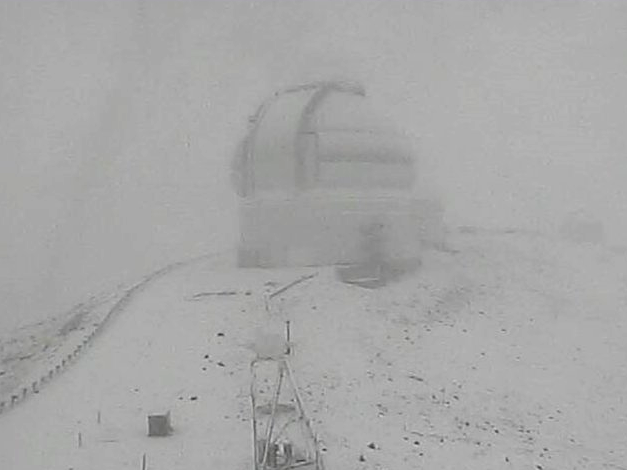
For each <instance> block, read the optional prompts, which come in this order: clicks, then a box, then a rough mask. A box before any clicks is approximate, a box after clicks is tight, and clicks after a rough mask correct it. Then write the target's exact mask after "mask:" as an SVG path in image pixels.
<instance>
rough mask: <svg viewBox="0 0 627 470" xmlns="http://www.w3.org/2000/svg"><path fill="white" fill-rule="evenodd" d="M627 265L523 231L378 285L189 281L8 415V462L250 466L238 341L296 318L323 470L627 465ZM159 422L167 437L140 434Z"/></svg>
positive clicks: (159, 282)
mask: <svg viewBox="0 0 627 470" xmlns="http://www.w3.org/2000/svg"><path fill="white" fill-rule="evenodd" d="M626 266H627V263H626V261H625V257H624V255H617V254H616V253H613V252H610V251H608V250H606V249H604V248H601V247H580V246H575V245H568V244H564V243H561V242H558V241H555V240H550V239H547V238H543V237H530V236H528V235H525V234H516V233H511V234H508V235H507V236H505V235H503V234H491V235H490V234H485V233H483V234H457V235H453V236H452V239H451V250H449V251H447V252H443V251H440V252H432V253H429V254H428V255H427V256H426V257H425V259H424V262H423V266H422V267H421V269H420V271H418V272H417V273H415V274H414V275H412V276H407V277H406V278H404V279H401V280H400V281H399V282H397V283H395V284H392V285H389V286H387V287H384V288H382V289H378V290H366V289H361V288H359V287H355V286H349V285H345V284H342V283H340V282H338V281H337V280H336V278H335V275H334V273H333V270H331V269H320V270H314V269H285V270H265V271H264V270H257V269H250V270H237V269H234V268H230V267H228V266H220V267H216V264H215V263H212V262H199V263H194V264H192V265H189V266H184V267H181V269H177V270H175V271H171V272H169V273H168V274H167V275H163V276H161V277H159V278H157V279H154V282H151V283H150V284H149V285H147V286H146V287H145V288H144V289H142V291H141V295H135V296H134V297H133V301H132V302H130V303H127V304H126V306H125V309H124V312H125V313H124V315H118V316H117V320H116V321H115V322H112V323H110V324H109V325H108V327H107V330H108V331H107V333H106V334H104V335H102V336H101V337H100V339H99V341H97V342H94V343H93V345H92V347H91V348H90V349H89V354H85V355H84V356H83V358H82V360H81V361H78V362H76V363H75V365H74V366H73V367H72V368H69V369H68V370H67V371H66V373H64V374H63V376H61V377H60V378H59V380H57V381H54V382H53V383H51V384H49V386H48V387H47V388H46V391H45V393H41V394H38V395H36V396H33V398H32V399H31V400H28V401H27V402H25V404H24V406H21V407H17V408H15V409H14V410H13V411H12V412H11V413H7V414H6V415H5V416H3V417H2V418H3V419H0V467H1V468H3V469H9V470H13V469H14V470H26V469H39V468H42V469H43V468H45V469H67V468H73V469H75V470H78V469H90V470H92V469H93V470H100V469H102V470H105V469H111V468H121V469H123V468H129V469H137V468H141V467H140V464H141V459H142V456H143V455H144V454H145V455H146V461H147V467H148V468H150V469H155V470H156V469H173V468H181V469H183V468H235V469H242V470H244V469H250V468H252V442H251V435H250V431H251V430H250V422H249V420H250V410H249V397H248V390H249V379H250V377H249V363H250V361H251V360H252V359H253V357H254V353H253V352H252V351H251V350H250V349H249V348H248V347H247V345H249V344H250V341H251V340H252V339H253V338H254V337H255V336H256V335H258V334H259V332H269V333H273V332H274V333H276V332H279V333H282V331H283V326H284V322H285V320H288V319H289V320H290V322H291V325H292V340H293V342H294V352H293V357H292V358H291V364H292V366H293V368H294V372H295V375H296V380H297V382H298V385H299V389H300V390H301V392H302V396H303V400H304V402H305V406H306V407H307V411H308V415H309V416H310V417H311V418H312V421H313V423H314V425H315V428H316V430H317V431H318V432H319V433H320V435H321V439H322V441H323V446H324V447H323V449H322V450H323V453H324V459H325V466H326V468H328V469H334V468H343V469H384V468H386V469H407V470H409V469H415V468H438V469H451V470H452V469H459V468H466V469H476V470H484V469H504V468H505V469H507V468H512V469H523V468H524V469H527V468H535V469H538V470H540V469H546V470H550V469H564V468H568V469H571V468H572V469H588V468H589V469H621V468H625V467H624V462H627V455H626V454H625V449H627V438H625V436H627V423H626V421H625V416H626V411H627V409H626V405H625V404H623V403H622V400H621V399H620V397H621V395H622V390H624V389H625V387H626V386H627V370H626V368H625V361H624V360H623V358H624V357H625V353H627V351H626V349H627V346H625V343H624V340H623V338H624V329H625V327H626V326H627V325H626V324H625V323H626V322H625V318H624V314H623V311H624V308H625V305H626V304H627V302H626V299H625V295H624V293H623V292H622V290H621V289H622V286H623V285H624V281H625V279H627V269H626ZM314 273H317V276H315V277H314V278H312V279H311V280H309V281H308V282H305V283H301V284H300V285H296V286H294V287H293V288H292V289H289V290H287V291H285V292H284V295H281V296H278V297H279V298H278V299H276V300H277V303H276V304H274V305H275V308H272V309H270V313H268V312H267V311H266V309H265V308H264V298H266V297H267V295H268V293H270V292H274V291H276V289H277V288H279V287H281V286H283V285H287V284H289V283H290V282H292V281H293V280H295V279H297V278H299V277H302V276H305V275H311V274H314ZM202 292H205V293H206V292H229V293H232V295H212V296H204V297H202V296H201V297H195V295H196V294H198V293H202ZM191 299H196V300H194V301H192V300H191ZM154 410H170V411H171V413H172V424H173V427H174V434H173V435H172V436H170V437H168V438H165V439H149V438H148V437H146V415H147V414H148V413H150V412H151V411H154ZM97 417H98V418H97ZM78 436H80V446H79V438H78ZM15 448H20V449H23V451H22V452H21V453H20V455H14V454H13V453H12V452H11V451H10V449H15Z"/></svg>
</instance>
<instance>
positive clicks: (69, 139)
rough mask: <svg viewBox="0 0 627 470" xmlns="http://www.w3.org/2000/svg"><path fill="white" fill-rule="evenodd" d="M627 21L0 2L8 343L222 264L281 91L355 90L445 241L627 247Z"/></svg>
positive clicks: (238, 5) (340, 7)
mask: <svg viewBox="0 0 627 470" xmlns="http://www.w3.org/2000/svg"><path fill="white" fill-rule="evenodd" d="M626 49H627V2H624V1H620V0H616V1H593V0H559V1H557V0H556V1H548V0H546V1H540V0H537V1H530V0H520V1H513V0H511V1H507V0H503V1H496V0H494V1H466V0H459V1H434V0H428V1H427V0H424V1H420V0H414V1H393V0H385V1H384V0H378V1H368V0H349V1H346V0H343V1H342V0H307V1H305V0H291V1H287V0H285V1H276V0H258V1H242V0H240V1H238V0H220V1H218V0H205V1H196V2H191V1H188V2H183V1H158V0H157V1H137V2H132V1H122V0H118V1H106V2H105V1H96V0H74V1H69V0H66V1H53V0H49V1H43V0H39V1H38V0H31V1H18V0H13V1H11V0H0V61H1V62H0V63H1V66H0V220H1V229H0V296H1V297H0V328H2V327H3V325H5V326H6V325H10V324H15V322H16V320H17V319H28V320H30V319H35V318H41V317H44V316H46V315H50V314H54V313H58V312H59V311H60V310H63V309H66V308H67V307H68V306H70V305H72V304H74V303H76V302H78V301H80V300H82V299H84V298H85V296H86V295H87V294H89V293H91V292H95V291H97V290H99V289H107V288H109V287H110V286H112V285H114V284H115V283H116V282H118V281H124V280H128V279H133V278H136V277H137V276H139V275H141V274H143V273H144V272H146V271H147V270H150V269H154V268H156V267H158V266H161V265H162V264H164V263H166V262H170V261H173V260H177V259H180V258H183V257H187V256H193V255H196V254H200V253H203V252H209V251H214V250H220V249H224V248H225V247H228V246H231V245H232V243H233V237H234V233H235V229H236V219H235V215H234V210H235V207H236V199H235V195H234V193H233V192H232V191H231V188H230V185H229V179H228V161H229V159H230V157H231V153H232V151H233V149H234V147H235V145H236V144H237V140H238V139H239V138H240V137H241V135H242V133H243V132H244V129H245V124H246V117H247V115H248V114H250V113H251V112H252V111H253V109H254V108H255V107H256V106H257V105H258V103H259V102H260V101H261V100H262V99H263V98H264V97H265V96H266V95H268V94H269V93H271V92H272V91H274V90H275V89H276V88H281V87H283V86H286V85H291V84H294V83H299V82H303V81H308V80H312V79H319V78H350V79H357V80H360V81H361V82H363V83H364V85H365V86H366V88H367V90H368V93H369V94H370V95H371V97H372V99H373V100H374V101H375V102H377V104H379V105H380V107H381V109H384V110H386V112H387V113H388V114H389V117H390V119H394V120H396V121H397V122H398V123H399V124H400V126H401V127H402V128H404V129H405V130H406V131H407V132H408V133H410V134H411V135H412V136H414V137H415V138H416V139H417V141H418V148H419V149H420V154H419V155H418V159H419V171H420V172H421V175H422V179H423V181H424V182H425V184H429V185H431V186H435V187H437V188H438V190H439V191H440V194H441V196H442V198H443V201H444V203H445V206H446V209H447V219H448V221H449V222H450V223H452V224H456V223H472V224H478V225H490V226H520V227H530V228H540V229H542V230H546V231H550V230H552V229H553V228H554V227H555V226H556V225H558V224H559V222H560V220H561V219H562V218H563V217H564V215H565V214H567V213H568V212H571V211H573V210H578V209H581V210H584V211H585V212H587V213H589V214H591V216H594V217H597V218H599V219H600V220H601V221H602V222H604V223H605V224H606V227H607V230H608V233H609V235H610V239H611V240H612V241H613V242H620V243H622V241H623V239H624V238H625V237H627V222H625V221H626V220H627V194H626V193H625V190H624V189H623V188H624V183H623V182H624V181H625V180H626V179H627V137H626V132H625V128H626V127H627V125H626V124H627V86H626V84H627V60H625V57H627V50H626Z"/></svg>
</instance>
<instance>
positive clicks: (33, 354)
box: [0, 254, 217, 415]
mask: <svg viewBox="0 0 627 470" xmlns="http://www.w3.org/2000/svg"><path fill="white" fill-rule="evenodd" d="M207 258H213V259H216V258H217V255H216V254H212V255H203V256H200V257H197V258H193V259H191V260H187V261H179V262H175V263H171V264H169V265H167V266H165V267H163V268H160V269H158V270H156V271H154V272H153V273H150V274H149V275H147V276H144V277H143V278H142V279H141V280H140V281H139V282H137V283H136V284H134V285H133V286H132V287H130V288H128V287H120V288H119V289H118V290H117V291H114V292H113V293H109V294H101V295H99V296H94V297H92V298H91V299H90V300H89V301H88V302H85V303H81V304H78V305H77V306H76V307H75V308H74V309H72V310H71V311H70V312H68V314H67V315H60V316H58V317H55V318H53V319H52V320H51V321H50V322H48V323H47V324H46V322H39V323H37V324H35V325H30V326H27V327H22V328H20V331H24V330H25V331H26V333H27V334H28V337H29V342H28V343H26V344H25V342H24V339H23V338H22V337H23V336H25V335H19V331H18V334H17V335H14V336H13V337H12V338H8V339H5V340H4V341H2V342H0V346H2V348H1V349H0V351H2V353H3V354H2V363H3V365H8V366H9V367H7V369H9V372H10V374H6V371H5V370H3V374H2V377H0V415H2V414H3V413H4V412H7V411H9V410H10V409H11V408H12V407H14V406H17V405H19V404H20V403H22V402H23V401H24V400H26V399H27V398H28V397H30V396H31V395H32V394H38V393H40V392H41V390H42V389H43V388H44V387H45V386H46V385H47V384H48V383H50V381H51V380H52V379H53V378H55V377H56V376H57V375H58V374H60V373H61V372H63V371H64V370H65V369H66V367H69V366H70V365H71V364H72V363H73V362H74V361H75V360H77V359H78V358H79V357H80V355H81V353H82V352H83V351H84V350H85V349H86V348H88V347H89V346H90V345H91V343H92V342H93V341H94V339H95V338H96V337H97V336H98V335H100V334H102V332H103V330H104V329H105V328H106V326H107V325H108V323H110V321H111V320H112V319H113V317H115V316H116V315H118V314H119V313H120V312H122V311H123V310H124V309H125V307H126V306H127V305H128V304H129V303H130V302H131V301H132V299H133V298H134V296H136V295H138V294H139V293H140V292H141V291H142V290H144V289H145V288H146V287H147V286H148V284H149V283H150V282H151V281H153V280H155V279H157V278H158V277H160V276H164V275H166V274H168V273H170V272H172V271H173V270H175V269H177V268H180V267H182V266H186V265H189V264H192V263H194V262H197V261H200V260H204V259H207ZM21 336H22V337H21ZM7 345H8V346H7ZM10 346H13V347H12V348H11V347H10ZM5 348H6V349H7V351H5ZM16 360H17V361H16ZM16 362H17V363H16Z"/></svg>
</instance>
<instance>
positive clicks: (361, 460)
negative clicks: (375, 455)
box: [359, 454, 366, 462]
mask: <svg viewBox="0 0 627 470" xmlns="http://www.w3.org/2000/svg"><path fill="white" fill-rule="evenodd" d="M359 461H360V462H365V461H366V457H364V454H361V455H360V456H359Z"/></svg>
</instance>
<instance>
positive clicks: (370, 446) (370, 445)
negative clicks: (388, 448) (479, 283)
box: [368, 442, 377, 449]
mask: <svg viewBox="0 0 627 470" xmlns="http://www.w3.org/2000/svg"><path fill="white" fill-rule="evenodd" d="M368 447H369V448H370V449H376V448H377V445H376V444H375V443H374V442H371V443H370V444H368Z"/></svg>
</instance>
